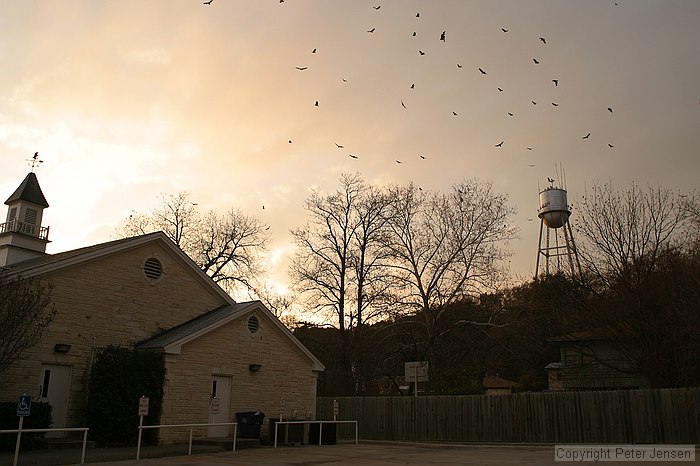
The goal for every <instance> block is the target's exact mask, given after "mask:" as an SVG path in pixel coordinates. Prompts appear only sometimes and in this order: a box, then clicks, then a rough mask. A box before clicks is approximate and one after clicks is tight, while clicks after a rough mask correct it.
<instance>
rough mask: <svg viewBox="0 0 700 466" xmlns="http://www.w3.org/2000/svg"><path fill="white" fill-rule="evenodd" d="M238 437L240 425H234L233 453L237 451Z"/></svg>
mask: <svg viewBox="0 0 700 466" xmlns="http://www.w3.org/2000/svg"><path fill="white" fill-rule="evenodd" d="M237 436H238V423H235V424H234V425H233V451H236V437H237Z"/></svg>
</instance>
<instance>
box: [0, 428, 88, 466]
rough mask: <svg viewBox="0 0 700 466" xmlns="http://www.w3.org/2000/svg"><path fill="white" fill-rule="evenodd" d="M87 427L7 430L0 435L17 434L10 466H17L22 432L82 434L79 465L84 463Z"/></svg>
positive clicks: (1, 431) (0, 432) (0, 431)
mask: <svg viewBox="0 0 700 466" xmlns="http://www.w3.org/2000/svg"><path fill="white" fill-rule="evenodd" d="M88 430H90V428H89V427H55V428H53V429H8V430H0V434H17V444H16V445H15V458H14V460H13V462H12V466H17V459H18V458H19V444H20V440H21V438H22V433H23V432H83V450H82V452H81V453H80V464H84V463H85V446H86V445H87V435H88Z"/></svg>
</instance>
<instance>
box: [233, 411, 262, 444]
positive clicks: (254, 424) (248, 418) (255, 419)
mask: <svg viewBox="0 0 700 466" xmlns="http://www.w3.org/2000/svg"><path fill="white" fill-rule="evenodd" d="M263 419H265V413H261V412H260V411H246V412H244V413H236V422H237V423H238V437H239V438H257V439H259V438H260V427H261V426H262V424H263Z"/></svg>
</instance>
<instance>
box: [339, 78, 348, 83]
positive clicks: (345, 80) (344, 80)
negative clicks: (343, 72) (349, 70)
mask: <svg viewBox="0 0 700 466" xmlns="http://www.w3.org/2000/svg"><path fill="white" fill-rule="evenodd" d="M340 79H342V80H343V82H344V83H346V82H348V80H347V79H345V78H342V77H341V78H340Z"/></svg>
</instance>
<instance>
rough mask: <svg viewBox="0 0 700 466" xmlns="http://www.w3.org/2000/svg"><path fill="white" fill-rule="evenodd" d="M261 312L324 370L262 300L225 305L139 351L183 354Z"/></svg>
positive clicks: (152, 340) (147, 342) (146, 342)
mask: <svg viewBox="0 0 700 466" xmlns="http://www.w3.org/2000/svg"><path fill="white" fill-rule="evenodd" d="M252 311H257V312H258V315H261V316H264V317H265V318H266V319H267V321H268V322H270V323H272V324H273V325H274V326H275V327H276V328H278V329H279V330H280V331H281V332H282V333H283V334H284V335H285V336H286V337H288V338H289V340H290V341H291V342H292V343H293V344H294V345H295V346H296V347H297V348H298V349H299V350H300V351H301V352H302V353H303V354H304V355H305V356H306V357H308V358H309V359H310V360H311V362H312V363H313V370H314V371H323V370H325V367H324V366H323V364H322V363H321V362H320V361H319V360H318V359H317V358H316V357H315V356H314V355H313V353H311V352H310V351H309V350H308V349H307V348H306V347H305V346H304V345H302V344H301V342H300V341H299V340H298V339H297V338H296V337H295V336H294V335H292V332H290V331H289V329H288V328H287V327H285V326H284V325H283V324H282V323H281V322H280V321H279V319H277V318H276V317H275V316H274V315H272V313H270V311H269V310H268V309H267V308H266V307H265V306H264V305H263V304H262V303H261V302H260V301H249V302H245V303H236V304H231V305H228V306H221V307H218V308H216V309H213V310H211V311H209V312H206V313H204V314H202V315H200V316H197V317H195V318H194V319H192V320H189V321H187V322H185V323H182V324H180V325H178V326H176V327H173V328H171V329H169V330H166V331H165V332H163V333H161V334H159V335H156V336H154V337H151V338H149V339H147V340H144V341H142V342H141V343H138V344H137V345H136V346H135V347H136V348H137V349H150V350H160V351H164V352H165V353H169V354H180V352H181V351H182V345H184V344H185V343H187V342H189V341H192V340H194V339H196V338H199V337H201V336H202V335H206V334H207V333H209V332H211V331H213V330H215V329H217V328H219V327H221V326H223V325H226V324H228V323H230V322H231V321H233V320H235V319H238V318H240V317H243V316H245V315H246V314H249V313H250V312H252Z"/></svg>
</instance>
